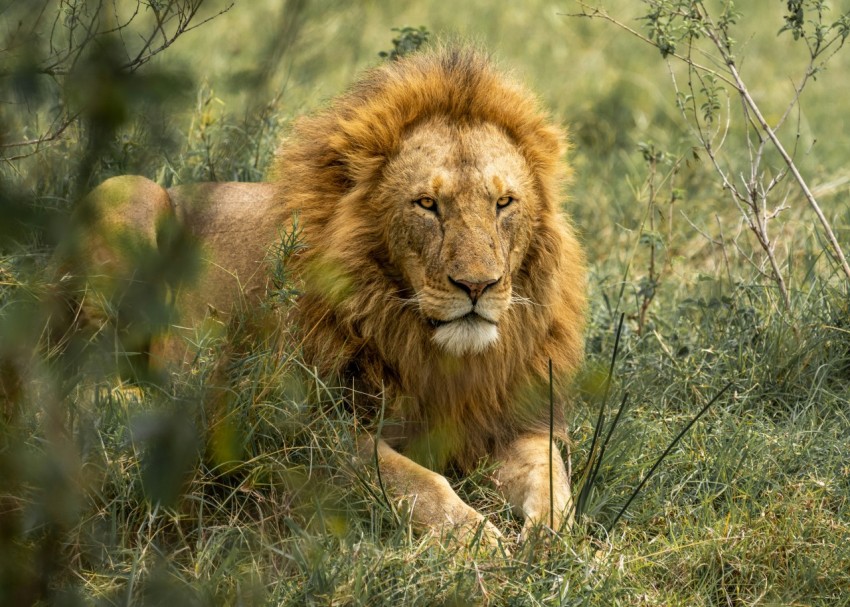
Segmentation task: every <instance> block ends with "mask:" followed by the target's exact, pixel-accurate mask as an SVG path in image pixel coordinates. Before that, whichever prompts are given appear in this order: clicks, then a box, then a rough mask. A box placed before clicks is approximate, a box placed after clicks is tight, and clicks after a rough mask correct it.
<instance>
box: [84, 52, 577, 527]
mask: <svg viewBox="0 0 850 607" xmlns="http://www.w3.org/2000/svg"><path fill="white" fill-rule="evenodd" d="M562 148H563V142H562V135H561V133H560V132H559V130H558V129H556V128H554V127H553V126H552V125H551V124H549V122H548V121H547V120H546V118H545V116H544V115H543V114H542V112H541V111H540V109H539V108H538V106H537V103H536V102H535V100H534V98H533V97H531V96H530V95H529V94H528V93H527V92H526V91H525V90H524V89H523V88H521V87H520V86H518V85H516V84H515V83H513V82H512V81H511V80H510V79H508V78H506V77H505V76H504V75H503V74H501V73H499V72H498V71H496V70H495V69H494V68H493V67H492V66H491V65H490V63H489V62H488V61H487V60H486V59H485V58H483V57H482V56H481V55H480V54H478V53H475V52H471V51H464V50H447V51H445V50H444V51H441V52H436V53H431V54H422V55H416V56H414V57H412V58H409V59H404V60H402V61H398V62H392V63H387V64H385V65H384V66H382V67H380V68H377V69H375V70H373V71H371V72H369V73H367V75H366V76H365V77H364V78H363V79H362V80H361V81H360V82H359V83H358V84H357V85H355V87H354V88H352V89H351V90H350V91H349V92H347V93H346V94H344V95H342V96H341V97H340V98H338V99H337V100H336V101H335V102H334V103H333V104H332V105H331V106H330V107H329V108H328V109H326V110H324V111H321V112H319V113H317V114H316V115H314V116H311V117H307V118H304V119H302V120H301V121H299V122H298V123H297V124H296V126H295V128H294V130H293V133H292V134H291V136H290V137H289V138H288V140H287V141H285V142H284V144H283V146H282V148H281V152H280V154H279V158H278V160H277V165H276V169H275V171H274V175H273V180H272V185H260V184H254V185H249V184H204V185H200V186H183V187H181V188H178V189H172V190H168V191H165V190H162V189H161V188H159V187H158V186H156V185H155V184H153V183H152V182H149V181H147V180H142V178H130V177H128V178H119V179H123V180H124V181H119V182H114V183H113V184H112V185H109V182H107V184H104V186H101V188H100V189H99V191H98V190H96V191H95V194H94V195H93V196H94V198H95V199H96V200H102V201H105V202H95V205H96V206H99V207H100V208H103V209H108V210H107V211H106V212H105V213H104V215H105V216H107V217H108V216H112V217H117V216H120V217H121V218H120V219H118V220H116V221H115V222H113V223H110V222H109V221H103V222H102V225H105V226H107V228H106V229H108V230H114V229H115V225H118V224H120V227H127V228H130V229H134V228H136V229H138V230H139V231H140V232H141V233H150V232H151V230H152V227H151V226H152V225H153V224H152V223H151V221H155V220H156V218H157V217H159V216H160V215H161V214H166V215H168V214H175V215H176V216H177V217H178V219H180V220H181V221H182V222H183V224H184V225H186V226H188V228H189V230H190V231H191V232H192V233H193V234H194V235H196V236H197V237H198V238H199V240H200V241H201V242H202V247H203V251H204V255H205V257H206V258H207V260H208V263H207V264H206V268H207V269H205V270H204V273H203V274H202V276H201V279H200V280H199V285H198V287H197V288H195V289H192V290H191V291H189V292H187V293H186V295H185V296H183V297H182V303H181V305H180V308H181V310H182V311H183V315H184V318H183V319H182V322H183V324H188V323H189V322H193V321H194V322H196V321H197V320H199V318H200V317H201V316H202V315H203V314H204V313H205V310H206V308H207V307H208V306H212V307H214V308H216V309H218V310H222V311H226V310H227V309H228V308H230V307H232V306H234V305H235V304H237V302H242V301H245V295H246V291H247V295H248V299H249V300H250V299H251V298H252V297H255V294H254V293H256V294H261V293H262V292H263V289H264V287H265V285H266V283H267V281H268V278H267V270H265V267H267V266H266V265H264V264H267V252H268V250H269V248H270V247H272V246H273V245H274V244H276V243H277V242H278V240H279V237H280V234H281V232H282V231H283V230H286V229H288V228H289V227H290V225H291V222H292V221H293V218H294V217H296V216H297V221H298V223H299V225H300V227H301V229H302V230H303V232H302V244H303V245H304V249H303V250H302V251H301V252H300V253H299V254H298V255H297V256H295V257H294V258H293V260H292V261H291V270H292V271H293V272H294V273H295V275H296V276H298V277H299V279H300V281H301V286H302V289H303V294H302V295H301V296H300V298H299V301H298V304H297V306H296V308H295V319H294V320H295V322H296V324H297V326H298V327H299V329H300V331H301V335H302V336H303V339H304V346H305V353H306V356H307V357H308V359H309V361H310V362H311V363H312V364H315V365H317V366H318V367H319V369H321V371H322V372H323V373H326V374H330V375H337V376H341V377H343V378H345V379H346V381H347V382H350V381H355V382H356V383H357V385H358V387H359V388H360V389H361V390H365V391H366V392H367V393H370V394H375V395H378V394H379V393H380V395H381V398H382V399H383V401H384V402H385V403H386V405H387V417H388V423H387V428H386V431H385V433H384V434H383V435H382V436H384V437H386V441H384V440H380V441H379V443H378V447H379V453H380V456H381V465H382V466H383V467H386V470H385V476H386V478H388V479H389V483H390V485H391V487H392V489H393V491H395V493H396V494H397V495H399V496H406V497H409V498H413V499H415V500H416V503H417V504H418V505H417V506H416V508H415V509H414V520H415V521H416V522H418V523H420V524H422V525H424V526H429V527H436V528H439V527H442V526H444V525H446V524H450V525H461V526H464V525H465V526H467V527H468V526H470V525H473V524H475V523H477V522H480V521H481V520H482V519H481V516H480V515H478V514H477V513H475V512H474V511H473V510H472V509H470V508H469V507H468V506H466V505H465V504H463V502H462V501H460V499H459V498H458V497H457V496H456V495H455V494H454V492H453V491H451V489H450V488H449V487H448V485H447V484H445V479H443V478H442V477H440V476H438V475H436V474H434V473H432V472H429V471H427V470H425V469H424V468H421V467H419V466H418V465H417V464H415V463H414V462H413V461H411V460H410V459H408V458H407V457H406V456H407V455H410V456H412V457H413V458H414V459H416V460H419V461H424V462H428V463H429V464H430V465H440V464H443V463H445V462H446V461H448V460H453V461H455V462H456V463H458V464H460V465H461V467H469V466H471V465H474V464H475V463H476V462H477V461H478V460H479V459H480V458H482V457H485V456H489V457H492V458H493V459H495V460H497V461H500V462H501V463H502V465H501V468H500V469H499V472H497V479H498V480H499V481H500V482H501V483H502V485H503V490H504V492H505V494H506V495H507V496H508V498H509V499H511V501H512V503H514V505H515V506H516V507H517V509H518V510H521V511H523V512H524V513H525V515H526V516H527V517H528V520H529V522H530V523H532V522H546V521H548V519H547V518H546V517H547V516H548V513H549V506H550V504H549V500H548V496H549V487H548V479H549V460H548V455H547V454H548V442H549V441H548V437H547V432H548V430H547V429H546V424H545V422H546V420H547V416H546V415H545V414H544V412H546V411H548V401H547V400H546V399H544V398H542V397H541V392H540V390H539V388H540V387H541V386H545V385H546V383H547V381H548V365H549V361H550V360H551V361H552V364H553V366H554V370H555V373H556V376H557V377H567V376H570V375H571V374H572V372H573V371H574V370H575V369H576V368H577V366H578V365H579V363H580V360H581V355H582V332H583V324H584V260H583V255H582V253H581V250H580V248H579V246H578V244H577V242H576V239H575V237H574V235H573V232H572V229H571V228H570V226H569V224H568V223H567V222H566V221H565V220H564V219H563V218H562V217H561V215H560V214H559V197H560V187H561V182H562V179H563V177H564V174H565V167H564V166H563V165H562V152H563V149H562ZM133 180H135V181H133ZM117 185H120V191H119V188H117V187H116V186H117ZM127 188H130V189H133V188H135V190H136V192H137V193H133V194H130V195H128V194H126V193H122V192H123V190H126V189H127ZM116 192H118V193H117V194H116ZM138 192H142V193H141V194H139V193H138ZM137 205H142V206H145V205H147V210H146V211H145V212H144V213H143V215H144V217H141V216H139V214H138V213H135V214H134V213H126V212H123V211H121V210H120V209H125V208H127V207H130V206H137ZM152 218H153V219H152ZM145 222H147V223H146V224H145ZM113 224H115V225H113ZM140 224H141V225H140ZM102 249H104V246H102V243H99V242H94V244H93V247H92V250H93V253H92V254H91V258H92V259H95V260H97V259H100V258H101V257H102V256H101V254H100V253H99V251H101V250H102ZM363 445H364V447H363V448H364V449H371V448H372V447H370V446H369V445H374V443H373V442H371V441H366V442H365V443H363ZM544 447H545V448H544ZM402 453H404V455H402ZM544 457H545V459H544ZM553 466H554V470H555V480H556V482H557V483H558V485H559V487H558V488H556V490H555V496H554V497H555V502H556V503H555V504H554V507H555V509H556V510H557V511H558V512H556V513H553V516H555V519H556V522H557V521H560V520H561V517H562V516H563V515H564V514H565V513H564V510H565V509H566V508H567V506H568V505H569V487H568V479H566V475H565V472H564V467H563V464H562V462H561V460H560V458H557V461H556V462H553ZM544 478H545V485H546V486H545V488H544V487H543V486H542V483H543V482H544ZM544 489H545V490H544ZM544 493H545V496H546V499H545V500H544V499H543V496H544ZM544 502H545V503H544ZM417 512H418V515H417ZM491 530H492V531H493V532H494V533H497V532H495V530H494V529H491Z"/></svg>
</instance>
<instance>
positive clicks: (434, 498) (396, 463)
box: [358, 437, 502, 546]
mask: <svg viewBox="0 0 850 607" xmlns="http://www.w3.org/2000/svg"><path fill="white" fill-rule="evenodd" d="M358 450H359V452H360V459H361V460H362V462H363V463H365V464H367V465H374V463H375V441H374V439H373V438H372V437H369V438H367V439H363V440H361V441H360V442H359V444H358ZM377 464H378V467H379V471H380V475H381V481H382V482H383V484H384V487H385V488H386V491H387V493H388V494H389V497H390V498H391V499H393V500H397V501H401V502H406V503H407V507H408V508H409V511H410V519H411V522H412V523H413V526H414V528H416V529H417V530H420V531H432V532H434V533H435V534H436V535H437V536H438V537H441V538H447V537H449V536H451V537H452V538H454V540H456V541H459V542H461V543H463V544H468V543H469V542H470V541H471V540H472V539H473V538H474V537H475V535H476V534H478V533H479V532H480V533H481V540H482V543H484V544H487V545H490V546H495V545H497V543H498V542H499V540H500V539H501V538H502V534H501V532H499V530H498V529H497V528H496V527H495V525H493V524H492V523H491V522H490V521H488V520H487V519H486V518H485V517H484V516H483V515H482V514H480V513H479V512H478V511H476V510H475V509H474V508H472V507H470V506H468V505H467V504H466V503H465V502H464V501H463V500H462V499H460V497H459V496H458V495H457V493H455V492H454V490H453V489H452V488H451V486H450V485H449V482H448V480H446V478H445V477H444V476H442V475H440V474H437V473H436V472H433V471H431V470H428V469H427V468H425V467H424V466H420V465H419V464H417V463H416V462H414V461H413V460H411V459H409V458H407V457H405V456H404V455H402V454H401V453H399V452H397V451H395V450H394V449H393V448H392V447H390V446H389V445H388V444H387V443H386V442H385V441H384V440H378V443H377ZM482 526H483V529H482Z"/></svg>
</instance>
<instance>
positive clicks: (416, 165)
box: [380, 120, 539, 356]
mask: <svg viewBox="0 0 850 607" xmlns="http://www.w3.org/2000/svg"><path fill="white" fill-rule="evenodd" d="M384 177H385V181H384V183H383V185H382V188H381V191H380V199H381V205H382V207H383V209H384V211H385V212H386V213H387V214H388V216H389V218H390V220H389V222H388V223H387V233H386V235H385V237H386V240H387V243H388V247H389V250H390V256H391V259H392V262H393V264H394V265H395V267H396V268H397V269H398V270H399V272H400V274H401V275H402V278H403V280H404V281H405V282H406V283H407V287H408V291H409V292H408V293H407V294H406V296H409V297H410V300H411V302H412V303H414V304H415V305H416V306H417V308H418V310H419V312H420V314H421V315H422V319H423V321H424V322H427V323H429V324H430V325H431V326H432V327H433V335H432V339H433V341H434V342H435V343H437V344H438V345H439V346H440V347H442V348H443V350H444V351H446V352H447V353H449V354H453V355H455V356H462V355H465V354H474V353H478V352H482V351H484V350H485V349H487V348H488V347H490V346H492V345H493V344H494V343H496V341H497V340H498V339H499V322H500V320H501V319H502V318H503V316H504V314H505V311H506V310H507V309H508V308H509V307H510V306H511V302H512V285H513V280H514V278H515V272H517V270H518V269H519V268H520V266H521V264H522V260H523V257H524V256H525V253H526V250H527V248H528V245H529V241H530V239H531V229H532V227H531V224H532V222H531V217H532V216H533V215H534V209H535V208H536V207H537V205H538V204H539V203H538V200H537V195H536V192H535V187H534V180H533V176H532V172H531V170H530V169H529V167H528V164H527V162H526V161H525V158H524V157H523V156H522V155H521V154H520V152H519V150H518V149H517V147H516V146H515V145H514V144H513V143H512V141H511V140H510V139H509V138H508V137H507V136H506V135H505V134H504V133H503V132H502V131H501V130H500V129H498V128H497V127H495V126H493V125H490V124H473V125H457V124H455V125H452V126H449V125H447V124H444V123H442V122H440V121H438V120H432V121H430V122H427V123H423V124H420V125H419V126H418V127H416V128H415V129H413V130H412V131H411V132H410V133H409V134H408V135H407V137H406V138H405V139H404V140H403V142H402V145H401V148H400V150H399V153H398V154H397V155H396V156H395V157H394V158H393V159H392V160H391V161H390V162H389V163H388V165H387V167H386V170H385V172H384Z"/></svg>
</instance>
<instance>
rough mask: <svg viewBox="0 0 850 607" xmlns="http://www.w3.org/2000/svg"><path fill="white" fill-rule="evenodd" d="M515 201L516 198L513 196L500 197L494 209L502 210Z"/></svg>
mask: <svg viewBox="0 0 850 607" xmlns="http://www.w3.org/2000/svg"><path fill="white" fill-rule="evenodd" d="M515 201H516V198H514V197H513V196H502V197H501V198H499V200H497V201H496V208H497V209H499V210H502V209H504V208H506V207H509V206H511V205H512V204H513V203H514V202H515Z"/></svg>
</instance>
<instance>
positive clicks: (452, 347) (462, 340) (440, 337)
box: [432, 318, 499, 356]
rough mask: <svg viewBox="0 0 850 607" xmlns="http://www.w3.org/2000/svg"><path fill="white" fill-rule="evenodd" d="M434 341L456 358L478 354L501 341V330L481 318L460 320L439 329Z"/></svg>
mask: <svg viewBox="0 0 850 607" xmlns="http://www.w3.org/2000/svg"><path fill="white" fill-rule="evenodd" d="M432 339H433V340H434V343H436V344H437V345H438V346H440V347H441V348H442V349H443V350H445V351H446V352H447V353H449V354H453V355H454V356H463V355H464V354H478V353H479V352H483V351H484V350H486V349H487V348H489V347H490V346H492V345H493V344H494V343H496V342H497V341H498V340H499V329H498V327H496V325H494V324H493V323H491V322H487V321H486V320H483V319H480V318H459V319H458V320H455V321H453V322H450V323H447V324H444V325H440V326H439V327H437V328H436V329H435V330H434V336H433V338H432Z"/></svg>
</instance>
